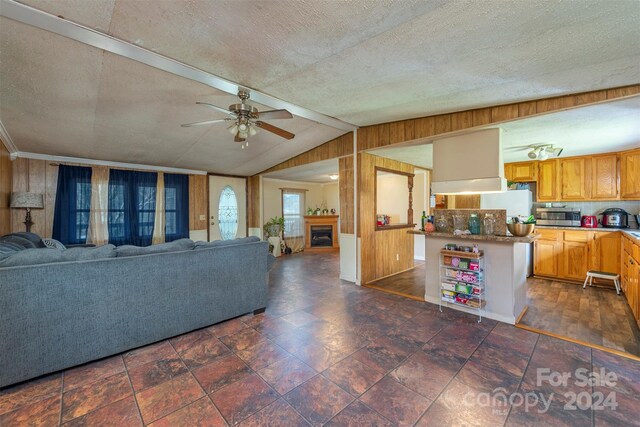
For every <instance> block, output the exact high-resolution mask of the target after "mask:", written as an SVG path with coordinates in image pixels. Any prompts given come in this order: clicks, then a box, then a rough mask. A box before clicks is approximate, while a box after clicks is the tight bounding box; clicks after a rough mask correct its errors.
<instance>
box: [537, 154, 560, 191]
mask: <svg viewBox="0 0 640 427" xmlns="http://www.w3.org/2000/svg"><path fill="white" fill-rule="evenodd" d="M559 179H560V177H559V176H558V160H557V159H553V160H545V161H544V162H538V184H537V186H536V187H537V195H538V201H539V202H543V201H546V202H553V201H556V200H560V193H559V189H558V187H559Z"/></svg>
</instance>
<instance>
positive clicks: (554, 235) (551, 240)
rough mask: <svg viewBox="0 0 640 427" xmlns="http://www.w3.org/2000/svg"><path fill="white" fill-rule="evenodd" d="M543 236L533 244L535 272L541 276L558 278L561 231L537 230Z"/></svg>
mask: <svg viewBox="0 0 640 427" xmlns="http://www.w3.org/2000/svg"><path fill="white" fill-rule="evenodd" d="M536 231H537V232H538V233H539V234H540V235H541V236H540V239H538V240H536V241H535V242H534V244H533V261H534V262H533V272H534V274H536V275H540V276H550V277H557V276H559V274H560V269H559V265H558V264H559V254H560V251H561V249H562V248H561V243H560V241H561V239H560V236H561V234H562V232H561V231H557V230H548V229H547V230H545V229H537V230H536Z"/></svg>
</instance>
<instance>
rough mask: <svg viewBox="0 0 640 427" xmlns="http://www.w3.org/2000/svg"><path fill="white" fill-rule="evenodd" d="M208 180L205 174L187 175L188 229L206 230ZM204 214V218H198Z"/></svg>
mask: <svg viewBox="0 0 640 427" xmlns="http://www.w3.org/2000/svg"><path fill="white" fill-rule="evenodd" d="M208 212H209V180H208V179H207V175H189V230H208V229H209V221H208V220H207V218H208V215H209V213H208ZM201 215H204V219H200V218H201Z"/></svg>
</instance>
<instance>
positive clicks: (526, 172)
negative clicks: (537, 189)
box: [509, 162, 538, 182]
mask: <svg viewBox="0 0 640 427" xmlns="http://www.w3.org/2000/svg"><path fill="white" fill-rule="evenodd" d="M510 165H511V170H510V174H511V179H510V180H509V181H513V182H533V181H536V180H537V179H538V168H537V167H536V163H535V162H518V163H511V164H510Z"/></svg>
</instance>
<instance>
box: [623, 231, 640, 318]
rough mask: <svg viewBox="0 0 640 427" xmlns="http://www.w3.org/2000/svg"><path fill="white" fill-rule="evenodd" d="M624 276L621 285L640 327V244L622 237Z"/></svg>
mask: <svg viewBox="0 0 640 427" xmlns="http://www.w3.org/2000/svg"><path fill="white" fill-rule="evenodd" d="M622 240H623V243H622V245H621V246H622V268H621V270H622V274H621V280H620V284H621V287H622V291H623V292H624V296H625V298H626V299H627V303H628V304H629V307H631V311H632V312H633V317H634V318H635V320H636V324H638V327H640V244H639V243H637V241H635V242H634V241H633V240H632V239H630V238H629V237H627V236H623V237H622Z"/></svg>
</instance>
